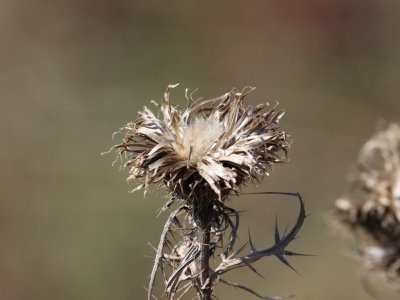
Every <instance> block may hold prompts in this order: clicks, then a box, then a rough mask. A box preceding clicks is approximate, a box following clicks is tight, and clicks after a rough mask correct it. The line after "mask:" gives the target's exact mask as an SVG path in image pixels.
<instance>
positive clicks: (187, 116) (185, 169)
mask: <svg viewBox="0 0 400 300" xmlns="http://www.w3.org/2000/svg"><path fill="white" fill-rule="evenodd" d="M176 86H177V85H170V86H168V89H167V91H166V92H165V95H164V99H163V101H162V102H161V105H159V106H160V108H161V112H162V118H158V117H157V116H156V115H155V114H153V112H151V111H150V110H149V109H148V108H147V107H144V110H143V111H142V112H140V117H139V118H138V119H137V120H136V121H133V122H130V123H128V124H126V125H125V126H124V127H123V128H122V131H123V133H124V140H123V142H122V143H121V144H118V145H116V146H114V148H115V149H117V151H118V153H119V154H120V155H123V154H128V157H129V160H128V161H127V162H126V163H125V166H126V167H129V168H130V176H129V178H128V179H129V180H130V179H141V180H142V184H141V185H139V186H138V188H137V189H141V188H144V189H145V190H147V188H148V186H149V185H150V184H152V183H165V185H166V186H167V187H168V190H169V191H170V195H171V197H172V199H175V198H179V199H183V200H185V201H187V202H189V203H193V201H196V199H197V198H199V197H200V198H201V199H202V201H205V200H206V199H209V200H214V199H218V200H220V201H223V200H225V199H226V197H227V196H229V195H230V194H231V193H232V192H237V191H238V188H239V187H240V186H242V185H243V184H245V183H246V182H249V181H260V180H261V179H262V177H263V176H264V175H268V172H269V170H270V168H271V166H272V165H273V164H274V163H280V162H282V161H284V159H285V158H286V152H287V149H288V147H289V143H288V140H287V134H286V133H285V132H283V131H280V130H279V127H278V123H279V120H280V119H281V117H282V116H283V114H284V111H282V110H280V111H277V110H276V109H275V108H272V109H270V110H268V111H265V112H263V110H264V108H265V105H258V106H257V107H252V106H248V107H245V106H244V104H243V99H244V97H245V96H246V95H247V94H248V93H249V92H251V91H253V90H254V88H245V89H244V90H243V91H242V92H239V91H238V90H235V89H234V90H232V91H231V92H228V93H226V94H224V95H222V96H220V97H218V98H214V99H208V100H203V99H197V100H193V99H192V97H191V95H190V96H188V95H187V92H186V98H187V100H188V106H187V108H186V109H184V110H180V109H179V108H178V107H177V106H174V105H172V104H171V102H170V98H169V94H170V89H171V88H175V87H176ZM135 190H136V189H135Z"/></svg>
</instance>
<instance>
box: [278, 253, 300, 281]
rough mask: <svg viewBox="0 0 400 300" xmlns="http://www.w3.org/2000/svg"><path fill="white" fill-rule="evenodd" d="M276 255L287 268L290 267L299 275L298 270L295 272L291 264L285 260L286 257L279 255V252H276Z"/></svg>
mask: <svg viewBox="0 0 400 300" xmlns="http://www.w3.org/2000/svg"><path fill="white" fill-rule="evenodd" d="M276 257H277V258H278V259H279V260H280V261H281V262H283V263H284V264H285V265H287V266H288V267H289V268H291V269H292V270H293V271H294V272H295V273H296V274H297V275H299V276H301V275H300V273H299V272H297V270H296V269H295V268H293V267H292V265H291V264H290V263H289V262H288V261H287V260H286V258H285V257H284V256H283V255H281V254H277V255H276Z"/></svg>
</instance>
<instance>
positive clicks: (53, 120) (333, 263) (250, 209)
mask: <svg viewBox="0 0 400 300" xmlns="http://www.w3.org/2000/svg"><path fill="white" fill-rule="evenodd" d="M399 28H400V2H399V1H389V0H381V1H375V0H363V1H359V0H303V1H290V0H289V1H278V0H270V1H255V0H254V1H253V0H251V1H240V2H239V1H237V2H233V1H185V2H179V3H178V2H176V3H172V2H169V1H168V2H167V1H141V2H138V1H128V0H126V1H125V0H119V1H106V0H97V1H91V0H81V1H78V0H70V1H66V0H64V1H62V0H61V1H50V0H42V1H40V0H31V1H28V0H25V1H23V0H1V1H0V34H1V40H0V134H1V140H2V142H1V148H0V160H1V161H0V163H1V168H0V174H1V180H0V191H1V197H0V299H4V300H25V299H30V300H39V299H45V300H47V299H59V300H84V299H85V300H88V299H96V300H103V299H104V300H106V299H117V300H128V299H144V298H145V295H146V290H145V288H144V286H146V285H147V281H148V278H149V274H150V271H151V266H152V262H153V261H152V257H153V255H154V252H153V250H152V248H151V247H150V246H149V245H148V243H151V244H153V245H156V244H157V242H158V238H159V235H160V234H161V230H162V225H163V222H164V221H165V218H166V215H161V216H160V217H158V218H157V217H156V214H157V209H158V208H159V207H161V206H162V204H163V201H164V198H163V194H162V193H161V192H154V193H150V195H148V196H147V197H146V198H144V197H143V194H142V193H141V192H136V193H134V194H129V193H128V191H129V190H131V189H133V188H134V187H135V185H134V184H129V185H128V184H126V182H125V178H126V177H127V172H126V171H121V172H119V170H118V167H112V166H111V163H112V161H113V160H114V158H115V157H114V154H109V155H106V156H101V155H100V153H101V152H104V151H107V150H108V149H109V148H110V147H111V146H112V145H113V141H112V139H111V135H112V133H113V132H114V131H116V130H117V129H118V128H120V127H121V126H122V125H123V124H125V123H126V122H128V121H130V120H133V119H135V118H136V117H137V111H138V110H140V109H141V108H142V106H143V105H149V106H150V107H152V105H151V104H149V103H150V102H149V101H150V100H151V99H154V100H160V99H161V97H162V95H163V92H164V90H165V88H166V86H167V85H168V84H169V83H177V82H179V83H180V84H181V85H180V87H179V88H177V89H175V90H174V91H173V94H172V100H173V102H174V103H177V104H183V103H185V99H184V88H186V87H188V88H192V89H194V88H199V92H198V93H197V94H196V95H197V96H199V97H200V96H203V97H213V96H217V95H220V94H222V93H224V92H226V91H229V90H230V89H231V88H232V87H234V86H235V87H237V88H239V89H241V88H243V87H244V86H246V85H251V86H256V87H257V90H256V91H255V92H254V93H252V94H251V95H249V97H248V98H247V101H248V103H249V104H257V103H260V102H264V101H266V100H268V101H269V102H270V103H275V101H278V102H279V103H280V107H282V108H286V109H287V114H286V115H285V117H284V119H283V121H282V127H283V128H284V129H285V130H287V131H288V132H290V133H291V134H292V136H293V138H294V142H293V145H292V148H291V151H290V163H289V164H287V165H280V166H277V167H276V168H275V170H274V173H273V176H272V177H271V178H269V179H268V180H266V181H265V182H264V184H263V185H262V186H261V187H260V188H259V189H258V191H299V192H301V193H302V195H303V197H304V198H305V200H306V207H307V211H308V212H309V213H312V215H311V216H310V217H309V218H308V219H307V221H306V223H305V225H304V227H303V229H302V231H301V234H300V237H299V239H298V240H296V241H295V242H294V243H293V244H292V245H291V248H290V249H291V250H294V251H299V252H304V253H311V254H317V255H318V256H316V257H293V258H290V262H291V263H292V265H293V266H294V267H295V268H296V269H297V270H298V271H299V273H300V274H301V276H299V275H297V274H296V273H295V272H293V271H291V270H290V269H289V268H287V267H286V266H284V265H283V264H282V263H279V262H277V259H276V258H270V259H266V260H264V261H262V262H260V263H259V264H258V271H259V272H260V273H262V274H263V275H264V276H265V278H264V279H263V278H259V277H257V276H256V275H255V274H253V273H251V272H249V271H247V270H245V269H243V270H238V271H236V272H232V273H231V274H229V275H228V278H229V279H232V280H236V281H240V282H242V283H244V284H247V285H248V286H251V287H253V288H254V289H256V290H257V291H260V292H261V293H262V294H265V295H287V294H295V295H296V299H299V300H306V299H307V300H308V299H315V300H320V299H326V300H331V299H332V300H333V299H361V300H363V299H368V298H369V296H368V294H367V293H366V292H365V291H364V289H363V288H362V284H361V283H360V278H359V276H358V270H359V268H360V263H359V262H358V261H357V260H355V259H354V258H353V257H351V256H352V244H351V242H350V241H346V240H344V239H342V238H341V237H340V236H338V235H335V234H333V233H332V230H331V229H329V227H328V226H327V225H326V218H327V217H326V214H327V212H328V211H329V209H330V208H331V207H332V206H333V203H334V200H335V199H336V198H337V197H339V196H340V195H341V193H342V192H343V191H344V189H345V186H346V182H345V174H346V172H347V171H348V169H349V166H350V164H351V162H352V161H353V159H354V158H355V157H356V155H357V152H358V150H359V148H360V147H361V145H362V144H363V143H364V142H365V141H366V139H367V138H369V137H370V136H371V135H372V134H373V132H374V131H375V129H376V126H377V124H379V122H381V121H382V120H386V121H387V122H389V121H399V118H400V101H399V99H398V94H399V93H400V81H399V76H400V68H399V67H400V34H399ZM248 191H252V189H249V190H248ZM232 205H233V206H235V207H236V208H237V209H241V210H245V213H244V214H243V219H242V221H241V226H242V227H241V230H242V232H243V233H244V235H243V237H242V242H245V241H246V233H247V230H248V229H250V230H251V231H252V232H253V236H254V239H255V240H256V241H257V246H258V247H266V246H268V245H271V243H272V242H273V225H274V218H275V216H276V215H278V216H279V223H280V225H281V227H282V228H284V227H285V225H286V224H293V222H294V220H295V217H296V215H297V212H298V203H297V202H296V201H295V199H290V198H285V197H282V196H276V197H275V196H269V197H261V196H251V197H250V196H246V195H243V196H241V197H239V198H237V199H233V201H232ZM372 285H375V286H377V287H378V288H380V286H381V285H382V282H379V281H376V282H372ZM156 291H157V295H160V294H161V291H162V286H161V285H160V284H158V286H157V288H156ZM216 295H217V296H219V298H220V299H255V298H253V297H252V296H251V295H249V294H246V293H243V292H242V291H238V290H234V289H233V288H229V287H225V286H223V285H222V284H220V285H218V286H217V290H216ZM388 297H389V298H390V297H392V298H396V297H394V296H393V295H390V294H389V295H388Z"/></svg>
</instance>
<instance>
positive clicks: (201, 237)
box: [197, 208, 213, 300]
mask: <svg viewBox="0 0 400 300" xmlns="http://www.w3.org/2000/svg"><path fill="white" fill-rule="evenodd" d="M212 213H213V211H212V208H209V209H204V210H203V211H202V213H200V214H199V215H198V218H199V219H198V225H199V233H198V241H199V242H200V257H199V260H198V270H199V271H200V276H199V286H198V293H197V297H198V300H211V294H212V282H211V279H210V255H211V253H210V236H211V215H212Z"/></svg>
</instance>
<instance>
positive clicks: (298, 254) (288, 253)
mask: <svg viewBox="0 0 400 300" xmlns="http://www.w3.org/2000/svg"><path fill="white" fill-rule="evenodd" d="M284 255H287V256H317V255H313V254H305V253H297V252H293V251H289V250H285V251H284Z"/></svg>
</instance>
